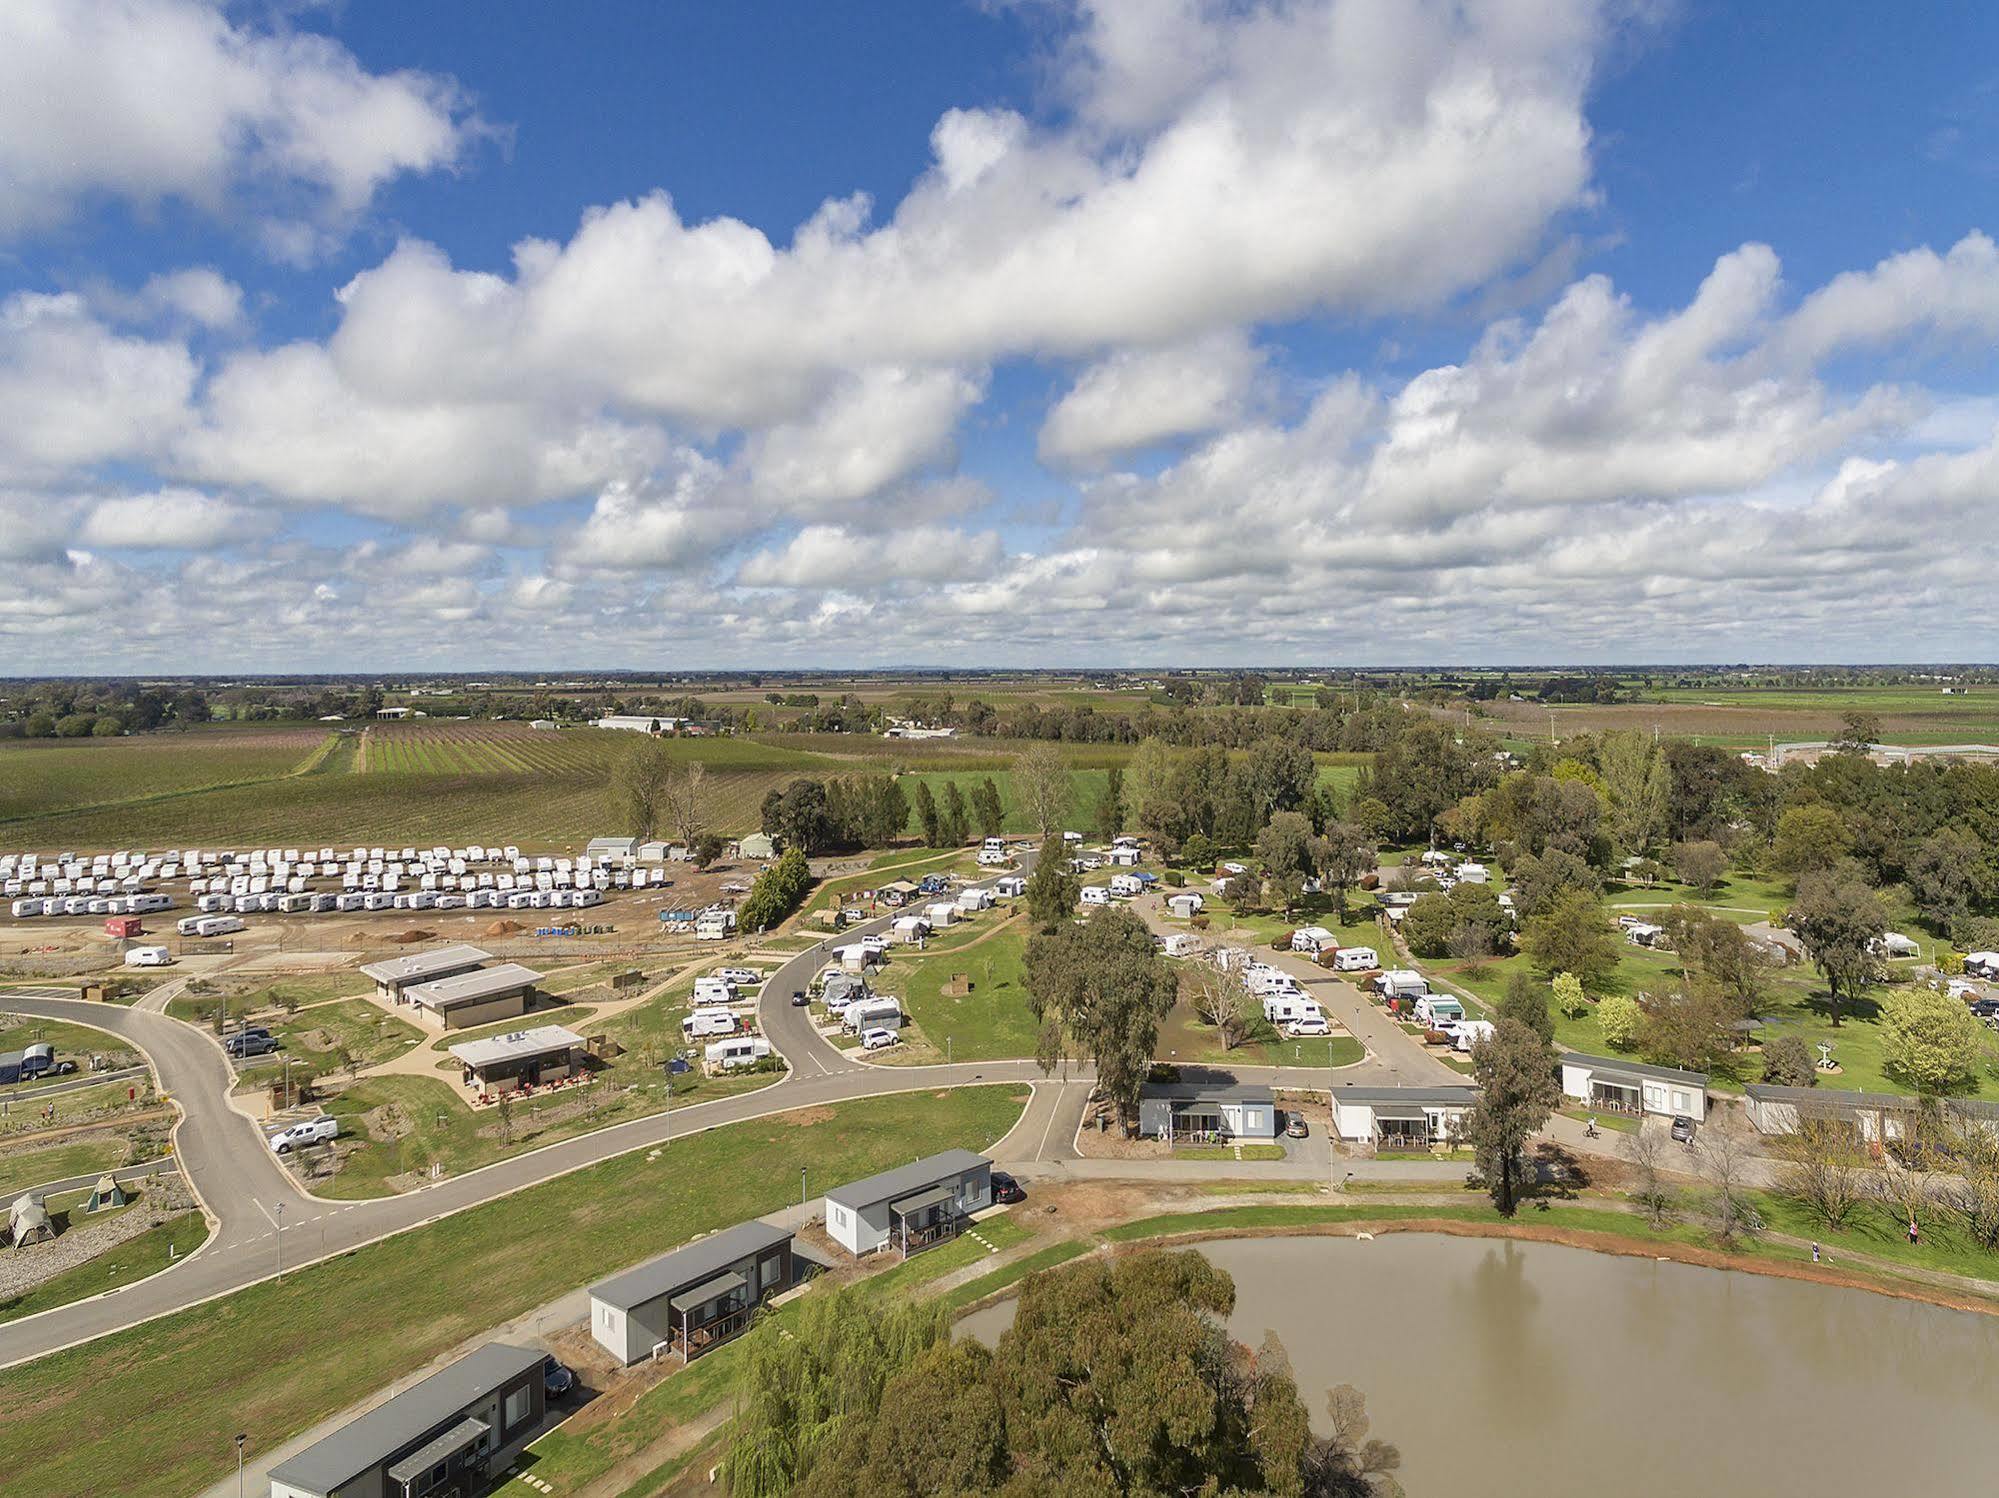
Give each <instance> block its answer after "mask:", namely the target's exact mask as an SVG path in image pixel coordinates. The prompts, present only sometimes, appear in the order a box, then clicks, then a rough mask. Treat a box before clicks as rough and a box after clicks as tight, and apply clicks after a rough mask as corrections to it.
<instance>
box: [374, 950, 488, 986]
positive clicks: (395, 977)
mask: <svg viewBox="0 0 1999 1498" xmlns="http://www.w3.org/2000/svg"><path fill="white" fill-rule="evenodd" d="M492 958H493V954H492V953H491V952H488V951H485V950H484V949H482V948H479V947H475V946H472V945H470V944H469V943H466V942H462V941H460V942H453V943H452V944H451V945H450V946H448V947H432V948H431V949H430V950H429V951H428V952H412V953H410V954H409V955H408V956H407V957H391V958H389V959H388V960H387V961H385V962H371V963H368V964H367V965H366V966H364V967H363V968H362V969H361V971H362V972H363V973H365V974H366V975H367V976H368V977H370V978H373V979H374V980H375V981H376V982H377V983H421V982H423V981H424V980H425V979H426V978H437V977H442V976H444V975H445V974H448V973H456V972H462V971H463V970H464V969H466V968H468V967H477V966H478V965H479V964H480V963H482V962H490V961H491V960H492Z"/></svg>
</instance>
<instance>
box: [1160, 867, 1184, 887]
mask: <svg viewBox="0 0 1999 1498" xmlns="http://www.w3.org/2000/svg"><path fill="white" fill-rule="evenodd" d="M1160 877H1161V878H1162V879H1163V880H1164V881H1165V882H1166V883H1167V884H1169V885H1171V886H1172V887H1173V888H1174V889H1179V888H1181V887H1182V886H1183V885H1185V884H1186V882H1187V876H1186V875H1185V874H1183V873H1181V872H1180V871H1179V870H1178V869H1168V870H1167V871H1166V872H1165V873H1164V874H1162V875H1161V876H1160Z"/></svg>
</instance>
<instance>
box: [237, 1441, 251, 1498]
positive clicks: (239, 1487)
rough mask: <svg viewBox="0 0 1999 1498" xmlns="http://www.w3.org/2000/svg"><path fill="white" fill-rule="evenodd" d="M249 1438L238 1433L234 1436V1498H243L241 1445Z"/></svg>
mask: <svg viewBox="0 0 1999 1498" xmlns="http://www.w3.org/2000/svg"><path fill="white" fill-rule="evenodd" d="M249 1439H250V1437H249V1436H248V1435H247V1434H245V1433H243V1432H240V1431H239V1432H238V1433H237V1436H236V1498H243V1443H244V1442H245V1441H247V1440H249Z"/></svg>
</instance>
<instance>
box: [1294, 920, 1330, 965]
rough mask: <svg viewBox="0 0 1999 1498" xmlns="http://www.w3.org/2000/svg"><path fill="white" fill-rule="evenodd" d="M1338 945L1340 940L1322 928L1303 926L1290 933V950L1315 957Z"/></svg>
mask: <svg viewBox="0 0 1999 1498" xmlns="http://www.w3.org/2000/svg"><path fill="white" fill-rule="evenodd" d="M1339 944H1340V939H1339V938H1338V937H1337V936H1335V935H1333V933H1332V932H1330V931H1328V930H1327V929H1326V928H1325V927H1324V926H1304V927H1301V928H1300V929H1298V930H1296V931H1293V932H1292V933H1291V950H1292V951H1294V952H1306V953H1309V954H1311V955H1312V956H1314V957H1316V956H1318V955H1319V954H1320V953H1321V952H1329V951H1331V950H1332V949H1333V948H1335V947H1337V946H1338V945H1339Z"/></svg>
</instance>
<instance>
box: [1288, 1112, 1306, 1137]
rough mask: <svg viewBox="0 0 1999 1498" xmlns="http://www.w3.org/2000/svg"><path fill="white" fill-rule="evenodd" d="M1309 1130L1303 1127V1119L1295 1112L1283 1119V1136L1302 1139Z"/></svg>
mask: <svg viewBox="0 0 1999 1498" xmlns="http://www.w3.org/2000/svg"><path fill="white" fill-rule="evenodd" d="M1311 1132H1312V1131H1311V1130H1310V1129H1308V1128H1306V1127H1305V1120H1304V1119H1302V1118H1300V1117H1299V1116H1298V1115H1297V1114H1295V1113H1294V1114H1292V1115H1291V1116H1290V1117H1289V1118H1288V1119H1287V1120H1285V1124H1284V1137H1285V1138H1287V1139H1303V1138H1305V1137H1306V1136H1307V1135H1308V1134H1310V1133H1311Z"/></svg>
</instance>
